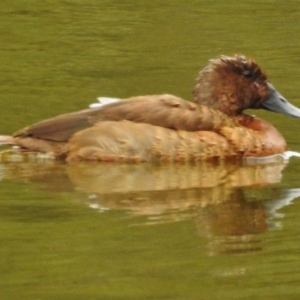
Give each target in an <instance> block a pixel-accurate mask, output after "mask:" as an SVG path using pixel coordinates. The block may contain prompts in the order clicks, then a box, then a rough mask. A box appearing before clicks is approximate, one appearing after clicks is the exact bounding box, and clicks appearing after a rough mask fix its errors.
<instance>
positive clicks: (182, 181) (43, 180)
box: [0, 162, 300, 255]
mask: <svg viewBox="0 0 300 300" xmlns="http://www.w3.org/2000/svg"><path fill="white" fill-rule="evenodd" d="M285 165H286V164H285V163H284V162H275V163H273V164H268V165H243V164H232V163H231V164H229V163H228V164H227V163H213V162H210V163H199V164H196V163H195V164H182V165H180V164H172V165H170V164H166V165H164V164H162V165H153V164H141V165H136V164H123V165H115V164H93V163H80V164H78V163H76V164H69V165H66V164H62V163H57V162H48V163H35V164H33V163H30V162H28V163H24V162H23V163H8V164H7V163H6V164H2V165H0V166H1V167H2V169H1V171H0V173H1V175H2V176H1V177H2V179H9V178H14V179H15V178H24V179H25V180H26V181H27V182H31V183H33V184H34V185H38V187H39V188H43V189H44V190H47V191H52V192H71V193H74V190H75V195H76V198H79V199H80V201H82V202H83V203H85V204H86V205H88V206H89V207H90V208H92V209H95V210H98V211H99V212H106V211H109V210H123V211H126V212H127V213H128V214H129V215H131V216H133V217H134V216H142V217H143V218H136V220H138V221H137V222H142V225H143V224H147V225H148V224H151V225H154V224H158V223H165V222H175V221H184V220H191V219H193V220H194V223H195V224H196V229H197V233H198V235H199V236H201V237H204V238H206V239H208V245H209V254H210V255H218V254H221V253H239V252H245V251H259V250H261V249H262V243H261V235H259V233H263V232H265V231H267V230H268V229H269V228H271V227H274V226H272V222H273V221H274V220H273V219H274V218H275V217H276V216H275V214H276V213H277V210H278V209H279V208H281V207H282V206H284V205H288V204H289V203H290V201H291V200H292V199H294V198H295V197H297V196H298V195H299V194H300V192H298V190H297V189H296V190H294V193H289V194H288V195H289V196H288V197H287V194H286V193H287V192H286V191H285V192H284V191H280V190H278V189H277V190H276V189H275V188H274V187H273V188H270V185H271V184H274V183H278V182H280V180H281V176H282V175H281V172H282V170H283V169H284V167H285ZM284 193H285V195H284ZM287 198H288V200H284V199H287ZM262 200H264V201H262ZM136 220H135V221H136ZM274 222H275V221H274ZM270 224H271V225H270Z"/></svg>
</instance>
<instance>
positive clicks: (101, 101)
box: [89, 97, 120, 108]
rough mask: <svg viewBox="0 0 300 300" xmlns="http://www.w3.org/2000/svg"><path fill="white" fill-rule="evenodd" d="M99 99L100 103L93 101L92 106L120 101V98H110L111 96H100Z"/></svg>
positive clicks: (96, 106)
mask: <svg viewBox="0 0 300 300" xmlns="http://www.w3.org/2000/svg"><path fill="white" fill-rule="evenodd" d="M97 100H98V101H99V103H92V104H90V105H89V107H90V108H98V107H101V106H105V105H108V104H111V103H114V102H118V101H120V99H119V98H109V97H98V98H97Z"/></svg>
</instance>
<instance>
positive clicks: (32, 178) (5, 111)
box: [0, 0, 300, 300]
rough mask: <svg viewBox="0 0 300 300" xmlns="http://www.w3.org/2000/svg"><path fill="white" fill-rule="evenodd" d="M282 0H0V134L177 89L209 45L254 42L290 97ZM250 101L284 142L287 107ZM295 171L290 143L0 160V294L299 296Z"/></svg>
mask: <svg viewBox="0 0 300 300" xmlns="http://www.w3.org/2000/svg"><path fill="white" fill-rule="evenodd" d="M297 4H298V2H297V1H290V2H289V5H287V4H286V3H284V2H282V3H280V2H278V1H276V2H275V1H247V3H246V2H241V3H237V2H236V1H234V2H233V1H227V2H226V3H221V2H213V3H212V2H211V1H195V0H189V1H173V2H172V3H168V2H164V1H161V0H157V1H151V2H149V3H143V2H140V1H134V0H131V1H126V2H124V1H101V2H99V1H95V0H88V1H84V3H83V2H82V1H76V0H72V1H71V0H70V1H59V0H48V1H43V2H39V1H36V0H31V1H21V0H16V1H14V2H11V1H10V2H9V1H4V2H3V3H2V4H1V7H0V14H1V18H0V28H1V29H0V30H1V38H0V39H1V47H0V65H1V74H0V80H1V87H0V89H1V102H0V111H1V134H10V133H12V132H13V131H15V130H18V129H19V128H22V127H23V126H26V125H28V124H32V123H33V122H36V121H39V120H41V119H43V118H47V117H51V116H54V115H56V114H59V113H64V112H68V111H72V110H79V109H82V108H85V107H87V106H88V105H89V104H90V103H93V102H95V99H96V97H98V96H111V97H128V96H132V95H142V94H158V93H172V94H175V95H178V96H181V97H184V98H186V99H190V98H191V96H190V94H191V93H190V91H191V90H192V88H193V84H194V82H193V79H194V78H195V77H196V75H197V72H198V71H199V69H201V68H202V67H203V66H205V65H206V63H207V60H208V59H210V58H214V57H216V56H218V55H220V54H227V55H231V54H234V53H243V54H245V55H247V56H250V57H254V58H256V59H257V61H258V62H259V63H260V65H261V66H262V67H263V68H264V69H265V70H266V72H267V74H268V75H269V78H270V81H271V82H272V83H273V84H274V85H275V86H276V88H277V89H278V90H279V91H280V92H281V93H282V94H283V95H284V96H285V97H286V98H287V99H288V100H289V101H291V102H292V103H293V104H295V105H298V106H300V99H299V97H298V81H299V77H300V75H299V74H300V73H299V64H300V61H299V57H298V56H299V55H298V52H299V51H298V49H299V46H300V45H299V44H300V42H299V41H298V37H299V30H300V23H299V22H300V21H299V20H300V16H299V15H300V11H299V10H298V9H297V7H298V5H297ZM254 113H255V114H257V115H259V116H261V117H263V118H264V119H267V120H269V121H270V122H272V123H273V124H274V125H275V126H276V127H277V128H278V129H279V130H280V131H281V132H282V133H283V134H284V136H285V137H286V139H287V141H288V144H289V147H290V149H291V150H294V151H300V142H299V139H298V130H297V127H298V126H299V122H300V121H299V120H297V119H293V118H288V117H285V116H280V115H277V114H272V113H268V112H256V111H255V112H254ZM16 159H17V157H16ZM299 173H300V160H299V158H296V157H295V158H291V159H290V161H289V163H287V164H286V163H284V162H283V161H278V162H275V163H273V164H269V165H261V166H246V165H242V164H237V163H236V164H217V165H214V164H189V165H149V164H143V165H124V164H121V165H113V164H90V163H80V164H71V165H65V164H63V163H58V162H51V161H48V160H43V159H42V158H40V159H38V160H34V159H31V160H29V161H28V162H16V161H11V162H6V163H1V164H0V180H1V181H0V203H1V206H0V207H1V209H0V228H1V231H0V295H1V299H10V300H11V299H30V300H31V299H283V298H284V299H285V298H288V299H299V296H300V288H299V280H300V272H299V269H300V262H299V253H300V248H299V243H298V236H299V234H300V232H299V228H300V226H298V224H299V222H300V221H299V220H300V218H299V211H300V207H299V205H300V201H299V197H300V191H299V188H300V184H299V175H298V174H299ZM298 207H299V208H298ZM299 225H300V224H299Z"/></svg>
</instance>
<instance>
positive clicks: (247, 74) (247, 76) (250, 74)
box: [243, 70, 253, 78]
mask: <svg viewBox="0 0 300 300" xmlns="http://www.w3.org/2000/svg"><path fill="white" fill-rule="evenodd" d="M243 76H244V77H245V78H252V77H253V74H252V73H251V72H250V71H249V70H246V71H243Z"/></svg>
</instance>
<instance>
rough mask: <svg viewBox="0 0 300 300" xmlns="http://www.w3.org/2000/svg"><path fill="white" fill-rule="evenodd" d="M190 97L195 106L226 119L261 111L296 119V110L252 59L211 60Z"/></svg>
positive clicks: (226, 57) (297, 112) (222, 58)
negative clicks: (245, 111) (251, 110)
mask: <svg viewBox="0 0 300 300" xmlns="http://www.w3.org/2000/svg"><path fill="white" fill-rule="evenodd" d="M193 94H194V101H195V102H196V103H199V104H202V105H206V106H209V107H212V108H214V109H217V110H220V111H222V112H224V113H225V114H227V115H229V116H236V115H239V114H241V113H242V111H243V110H245V109H248V108H251V109H259V108H262V109H266V110H270V111H274V112H278V113H282V114H286V115H289V116H293V117H297V118H300V109H299V108H297V107H295V106H293V105H292V104H290V103H289V102H288V101H287V100H286V99H285V98H284V97H283V96H282V95H281V94H280V93H278V92H277V91H276V89H275V88H274V87H273V85H272V84H271V83H269V82H268V80H267V76H266V75H265V73H264V72H263V71H262V70H261V68H260V67H259V66H258V64H257V63H256V62H255V61H254V60H252V59H247V58H246V57H245V56H242V55H236V56H234V57H228V56H221V57H220V58H219V59H215V60H211V61H210V63H209V65H208V66H207V67H206V68H204V69H203V70H202V71H201V72H200V73H199V76H198V78H197V79H196V87H195V89H194V91H193Z"/></svg>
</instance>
